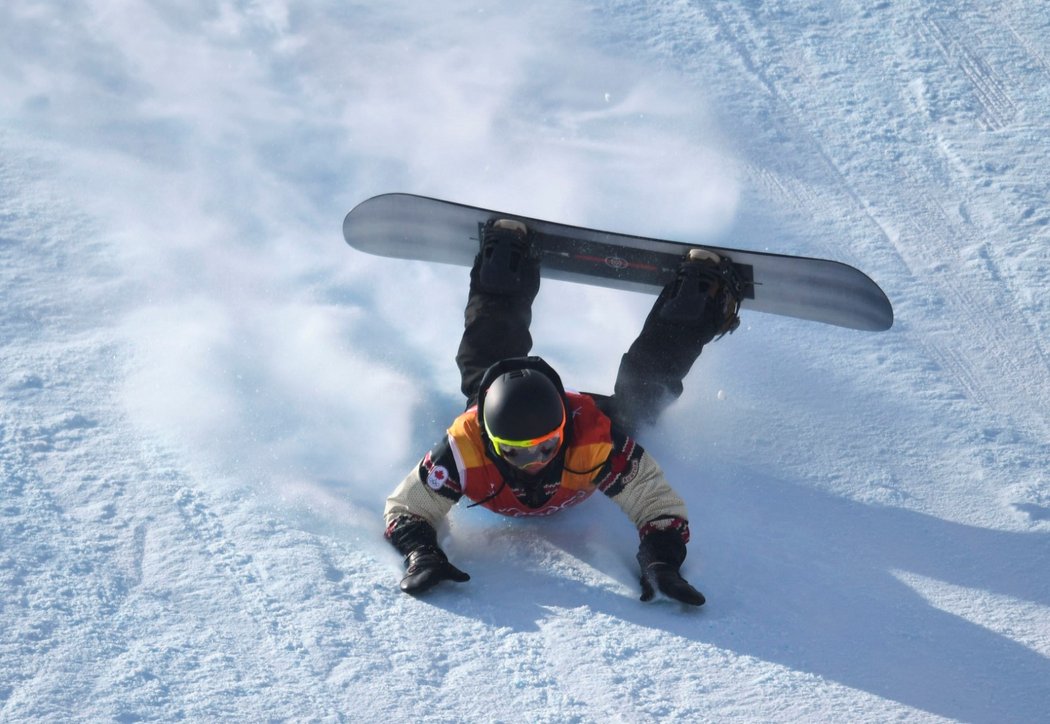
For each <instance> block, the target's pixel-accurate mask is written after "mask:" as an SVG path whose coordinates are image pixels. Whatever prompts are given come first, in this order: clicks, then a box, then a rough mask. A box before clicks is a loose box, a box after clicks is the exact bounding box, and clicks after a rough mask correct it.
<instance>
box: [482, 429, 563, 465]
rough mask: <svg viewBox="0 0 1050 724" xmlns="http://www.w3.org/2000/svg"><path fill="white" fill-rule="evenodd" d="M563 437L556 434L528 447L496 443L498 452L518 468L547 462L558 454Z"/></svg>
mask: <svg viewBox="0 0 1050 724" xmlns="http://www.w3.org/2000/svg"><path fill="white" fill-rule="evenodd" d="M560 445H561V437H560V436H558V435H556V436H554V437H551V438H547V439H546V440H544V441H542V442H538V443H536V444H535V445H530V446H528V447H518V446H516V445H507V444H506V443H503V444H500V443H498V442H497V443H496V452H498V453H499V454H500V457H502V458H503V459H504V460H506V461H507V462H508V463H510V464H511V465H513V466H514V467H516V468H527V467H530V466H535V465H540V464H546V463H549V462H550V461H551V459H553V458H554V456H555V455H557V454H558V447H559V446H560Z"/></svg>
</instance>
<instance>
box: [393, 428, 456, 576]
mask: <svg viewBox="0 0 1050 724" xmlns="http://www.w3.org/2000/svg"><path fill="white" fill-rule="evenodd" d="M462 495H463V493H462V491H461V489H460V485H459V480H458V471H457V470H456V466H455V460H454V458H453V457H452V452H451V449H450V448H449V445H448V441H447V440H444V441H442V442H440V443H438V444H437V445H435V446H434V449H433V450H431V451H430V452H429V453H427V454H426V456H425V457H424V458H423V460H422V461H420V463H419V465H418V466H417V467H416V469H415V470H413V471H412V472H410V473H409V474H408V475H407V476H406V477H405V479H404V480H402V481H401V483H400V485H398V486H397V487H396V488H395V489H394V492H392V493H391V494H390V495H389V496H388V497H387V499H386V505H385V506H384V508H383V518H384V520H385V522H386V532H385V536H386V539H387V540H388V541H390V543H391V544H392V545H393V546H394V547H395V548H397V549H398V550H399V551H400V552H401V553H402V554H406V555H407V554H408V552H410V551H411V550H414V549H415V548H418V547H420V546H423V545H436V539H437V534H436V532H435V531H436V529H437V527H438V525H440V523H441V521H442V520H444V519H445V517H446V516H447V515H448V512H449V511H450V510H451V509H452V506H453V505H455V504H456V502H457V501H459V499H460V498H461V497H462Z"/></svg>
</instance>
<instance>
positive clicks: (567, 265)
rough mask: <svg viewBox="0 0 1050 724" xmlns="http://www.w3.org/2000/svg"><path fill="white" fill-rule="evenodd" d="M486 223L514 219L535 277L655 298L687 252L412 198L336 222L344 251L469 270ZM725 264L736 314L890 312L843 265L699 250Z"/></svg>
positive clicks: (395, 198)
mask: <svg viewBox="0 0 1050 724" xmlns="http://www.w3.org/2000/svg"><path fill="white" fill-rule="evenodd" d="M494 218H509V219H518V220H520V221H523V222H524V223H525V224H526V225H527V226H528V227H529V231H530V233H531V235H532V244H533V248H534V249H535V250H537V251H538V252H539V253H540V255H541V262H540V270H541V275H542V276H543V277H546V278H548V279H561V280H565V281H571V282H578V283H583V284H594V285H598V286H604V287H612V288H614V289H626V290H630V291H636V292H644V293H650V294H658V293H659V292H660V290H661V289H662V288H663V287H664V285H665V284H666V283H667V282H668V281H670V280H671V279H673V278H674V276H675V273H676V272H677V270H678V266H679V264H680V263H681V261H682V259H684V258H685V255H686V254H687V253H688V251H689V250H690V249H694V248H697V247H698V246H701V245H697V244H686V243H683V242H677V241H666V240H663V239H652V238H647V237H641V236H631V235H627V234H618V233H615V232H609V231H599V230H597V229H587V228H583V227H578V226H569V225H566V224H559V223H555V222H551V221H544V220H542V219H532V218H529V217H525V216H520V215H517V214H508V213H503V212H499V211H491V210H488V209H481V208H477V207H473V206H466V205H463V204H457V203H453V202H449V201H441V200H439V199H432V198H428V197H425V196H415V195H412V194H383V195H380V196H374V197H372V198H370V199H367V200H365V201H363V202H361V203H360V204H358V205H357V206H355V207H354V208H353V209H352V210H351V211H350V213H348V214H347V215H346V218H345V219H344V220H343V236H344V237H345V238H346V241H347V243H349V244H350V246H352V247H354V248H355V249H358V250H360V251H364V252H367V253H369V254H376V255H379V256H387V257H393V258H397V259H413V260H417V261H430V262H439V263H443V264H456V265H459V266H468V267H469V266H471V265H472V264H473V263H474V257H475V255H476V254H477V253H478V249H479V247H480V239H481V229H482V227H483V226H484V224H485V222H486V221H488V220H490V219H494ZM701 248H704V249H709V250H711V251H714V252H716V253H717V254H719V255H720V256H724V257H729V258H730V259H731V260H732V262H733V265H734V267H736V271H737V273H738V275H739V277H740V278H741V279H742V280H743V290H744V298H743V300H742V303H741V309H745V310H752V311H756V312H768V313H770V314H778V315H783V316H788V317H795V318H798V319H807V320H811V321H815V322H823V323H825V324H833V325H837V326H841V327H848V328H851V329H860V330H867V331H882V330H886V329H889V328H890V327H891V326H892V325H893V308H892V306H891V305H890V301H889V299H888V298H887V297H886V294H885V293H884V292H883V291H882V289H881V288H879V286H878V285H877V284H876V283H875V282H874V281H872V280H871V278H870V277H868V276H867V275H866V274H864V273H863V272H862V271H860V270H859V269H856V268H854V267H852V266H849V265H848V264H843V263H841V262H836V261H830V260H828V259H814V258H810V257H800V256H790V255H786V254H771V253H768V252H757V251H746V250H743V249H729V248H725V247H717V246H708V245H702V246H701Z"/></svg>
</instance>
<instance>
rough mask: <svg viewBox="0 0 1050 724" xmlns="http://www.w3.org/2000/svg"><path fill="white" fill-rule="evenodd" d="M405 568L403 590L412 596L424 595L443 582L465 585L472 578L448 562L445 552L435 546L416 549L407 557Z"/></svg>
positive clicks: (402, 581) (402, 582) (402, 580)
mask: <svg viewBox="0 0 1050 724" xmlns="http://www.w3.org/2000/svg"><path fill="white" fill-rule="evenodd" d="M405 568H406V571H405V577H404V578H402V579H401V590H402V591H404V592H405V593H410V594H412V595H415V594H417V593H423V592H424V591H427V590H429V589H431V588H433V587H434V586H436V585H437V584H438V583H441V581H445V580H448V581H455V582H456V583H465V582H466V581H469V580H470V576H468V575H467V574H466V573H464V572H463V571H461V570H459V569H458V568H456V567H455V566H454V565H452V564H451V563H449V562H448V558H447V557H446V556H445V553H444V551H442V550H441V549H440V548H437V547H433V546H426V547H423V548H416V549H415V550H414V551H412V552H411V553H409V554H408V555H407V556H406V557H405Z"/></svg>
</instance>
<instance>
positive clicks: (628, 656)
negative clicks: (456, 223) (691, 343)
mask: <svg viewBox="0 0 1050 724" xmlns="http://www.w3.org/2000/svg"><path fill="white" fill-rule="evenodd" d="M431 7H432V6H430V5H424V4H420V3H415V2H409V1H408V0H406V1H405V2H394V3H389V4H388V5H386V6H384V7H383V8H382V9H380V8H379V7H378V6H377V7H376V8H365V7H363V6H362V7H351V6H347V7H345V8H344V7H340V8H336V7H334V6H331V7H329V6H304V5H297V4H294V3H286V2H282V1H279V0H275V1H273V2H264V3H253V4H248V5H243V6H242V5H236V6H235V5H224V6H222V8H213V7H212V6H211V5H209V4H206V3H199V4H197V3H189V4H185V5H184V6H180V7H178V8H176V7H175V6H170V7H169V6H168V5H165V4H161V3H155V2H146V1H144V0H143V1H135V2H130V3H123V4H121V5H120V6H119V7H116V6H112V7H111V6H109V5H106V4H103V5H102V6H98V7H95V8H91V9H87V8H82V9H65V10H62V11H59V10H56V9H51V8H47V7H44V6H40V5H37V4H34V3H28V2H13V3H8V4H6V5H5V6H4V9H3V10H2V11H0V28H3V29H2V30H0V38H3V41H4V43H5V48H6V49H7V50H6V52H5V53H4V54H3V55H2V56H0V57H2V58H3V60H0V91H3V93H4V95H5V98H8V99H10V101H9V104H8V106H6V107H5V108H4V110H3V111H2V115H0V118H2V125H0V289H2V290H3V302H4V303H3V306H2V307H0V373H2V377H0V401H2V405H0V475H2V478H0V591H2V593H0V721H12V722H14V721H66V720H81V721H106V720H116V721H125V722H126V721H140V720H156V719H160V720H176V719H187V720H193V721H216V720H259V719H264V718H265V719H270V720H292V721H301V720H302V721H373V720H383V719H395V718H396V719H404V720H420V721H448V722H452V721H529V722H535V721H539V722H566V721H569V722H591V721H604V720H613V721H630V722H646V721H665V720H682V721H755V720H758V721H884V720H900V719H904V720H908V721H913V720H914V721H942V720H957V721H973V722H1032V721H1040V720H1042V719H1044V718H1045V712H1046V711H1047V710H1048V709H1050V576H1048V574H1047V571H1048V570H1050V481H1048V472H1050V467H1048V464H1047V460H1050V416H1048V412H1047V410H1050V385H1048V384H1047V380H1048V379H1050V343H1048V342H1047V341H1046V340H1047V338H1048V332H1050V310H1048V307H1047V301H1046V298H1045V297H1046V295H1045V293H1044V290H1045V288H1046V282H1045V278H1046V274H1047V272H1048V270H1050V212H1048V211H1047V209H1046V199H1047V196H1048V193H1047V192H1048V191H1050V181H1048V178H1050V177H1048V172H1047V171H1046V169H1047V168H1048V164H1047V161H1048V160H1050V158H1048V157H1050V125H1048V122H1047V118H1048V111H1050V83H1048V80H1050V46H1048V45H1047V41H1046V38H1048V37H1050V11H1047V10H1046V9H1042V8H1041V7H1037V6H1033V5H1031V4H1030V3H1022V2H1009V1H1003V2H997V3H993V4H991V5H981V4H977V3H963V4H957V5H955V6H951V7H948V6H945V7H929V6H928V4H924V3H918V2H901V3H888V2H885V3H873V4H860V3H811V4H809V5H806V6H798V5H796V4H791V3H786V2H774V3H761V4H753V3H745V4H740V3H733V2H728V0H726V1H722V0H716V1H715V2H707V3H692V2H680V1H679V0H665V1H661V2H657V3H651V2H645V3H642V2H637V0H618V1H617V2H614V3H609V4H606V5H604V6H602V7H597V6H595V7H590V6H577V5H576V4H560V5H559V4H556V3H551V2H548V3H539V4H537V5H535V6H530V7H529V8H528V9H524V8H522V9H512V8H510V7H501V6H497V5H493V6H485V7H481V8H479V7H476V6H475V5H474V4H470V3H458V2H448V3H442V4H441V5H440V7H439V8H438V10H437V11H434V10H431V9H430V8H431ZM508 28H515V30H516V32H514V33H508V31H507V29H508ZM566 28H572V29H574V31H573V35H572V37H571V38H570V36H569V34H568V31H567V30H565V29H566ZM391 31H393V32H391ZM526 31H530V32H526ZM479 37H484V38H492V37H500V38H503V39H504V40H503V42H502V43H501V47H500V52H499V53H498V54H495V55H492V54H488V55H487V56H486V57H487V58H488V62H487V63H484V64H478V63H477V62H476V55H477V52H479V51H478V49H477V47H476V41H477V38H479ZM380 39H383V42H380ZM570 47H571V48H572V50H571V51H570V50H568V48H570ZM176 67H177V68H178V70H179V72H178V73H174V72H173V70H172V69H173V68H176ZM449 168H471V169H473V173H471V174H460V173H458V172H457V173H449ZM392 190H404V191H410V192H421V193H431V194H433V195H437V196H442V197H446V198H450V199H452V200H458V201H464V202H468V203H476V204H479V205H483V206H491V207H493V208H504V209H507V210H508V211H519V212H521V213H523V214H531V215H536V216H548V217H552V218H558V219H559V220H563V221H566V222H569V223H582V224H589V225H594V226H598V227H607V228H608V227H616V228H623V230H624V231H628V232H635V233H643V234H649V235H668V236H671V237H674V238H688V236H689V235H690V234H696V235H697V236H699V237H701V238H711V239H716V240H717V239H722V240H725V241H727V242H729V241H731V242H732V243H728V245H734V246H750V247H753V248H756V249H760V250H766V249H768V250H776V251H784V252H789V253H800V254H807V255H813V256H826V257H830V258H834V259H839V260H841V261H845V262H847V263H851V264H855V265H857V266H859V267H860V268H861V269H864V270H865V271H867V272H868V273H869V274H871V275H872V276H873V278H874V279H876V281H878V282H879V283H880V284H881V285H883V287H884V288H885V289H886V290H887V292H888V293H889V296H890V298H891V300H892V301H893V302H894V305H895V309H896V313H897V320H896V324H895V326H894V328H893V329H892V330H891V331H890V332H887V333H884V334H879V335H865V334H860V333H854V332H849V331H845V330H837V329H834V328H830V327H821V326H818V325H812V324H806V323H801V322H797V321H793V320H787V319H783V318H776V317H771V316H768V315H745V318H744V324H743V326H742V328H741V329H740V330H738V332H737V333H735V334H734V335H733V336H731V337H728V338H726V339H725V340H722V341H720V342H719V343H717V344H715V345H712V346H711V347H710V348H709V349H708V350H706V351H705V353H704V356H703V357H702V358H701V361H700V362H699V363H698V365H697V368H696V370H695V371H694V372H693V374H692V376H691V377H690V378H689V380H688V381H687V392H686V394H685V396H684V397H683V399H682V401H681V402H680V403H679V404H678V405H676V406H675V407H674V408H673V409H672V410H671V411H670V413H669V414H668V417H667V419H666V420H665V422H664V424H663V425H662V426H661V428H660V429H659V430H657V431H653V432H652V434H651V435H650V437H649V439H647V440H645V441H644V442H645V443H646V444H647V446H648V447H649V448H650V449H651V450H652V451H653V452H654V454H655V455H656V457H657V459H659V460H660V461H661V463H662V464H663V465H664V467H665V468H666V470H667V472H668V475H669V477H670V478H671V479H672V481H673V482H674V483H675V485H676V487H678V488H679V489H680V491H681V492H682V493H683V495H684V497H685V498H686V501H687V503H688V505H689V507H690V511H691V521H692V527H693V532H694V539H693V543H692V544H691V546H690V557H689V560H688V561H687V562H686V566H685V572H686V575H687V577H689V578H690V579H691V580H692V581H694V582H695V583H696V584H697V585H698V587H699V588H700V589H701V590H703V591H704V592H705V593H706V594H707V595H708V598H709V603H708V604H707V605H706V606H704V607H703V608H702V609H700V610H683V609H682V608H681V607H679V606H677V605H672V604H670V603H668V602H658V603H656V604H649V605H646V604H641V603H640V602H638V601H637V595H638V591H637V580H636V568H635V566H636V564H635V562H634V559H633V557H634V552H635V546H636V540H635V535H634V532H633V531H632V530H631V526H630V525H629V524H628V523H627V522H626V521H625V520H624V519H623V516H622V515H621V514H620V513H619V511H618V510H617V509H615V507H614V506H612V505H611V504H609V503H607V501H604V500H600V499H599V500H596V501H593V502H592V503H590V504H588V505H586V506H581V507H580V508H577V509H573V510H570V511H567V512H565V513H564V514H562V515H559V516H557V517H556V518H555V519H551V520H542V521H510V520H504V519H501V518H497V517H496V516H493V515H490V514H488V513H487V512H485V511H481V510H479V509H474V510H466V509H457V510H456V511H454V513H453V515H452V517H451V522H450V526H449V528H448V530H447V531H444V532H443V540H444V544H445V547H446V550H447V551H448V553H449V556H450V558H451V559H452V560H453V561H454V562H455V563H457V564H458V565H461V566H462V567H463V568H464V569H465V570H467V571H469V572H470V573H471V575H472V580H471V581H470V582H469V583H468V584H465V585H463V586H452V585H447V586H444V587H442V588H440V589H438V590H436V591H434V592H433V593H432V594H431V595H430V596H428V597H426V598H423V599H419V600H416V599H412V598H409V597H406V596H404V595H402V594H401V593H400V592H399V591H398V590H397V585H396V584H397V579H398V577H399V573H400V561H398V559H397V556H396V555H395V554H394V553H393V551H392V550H390V549H389V547H388V546H387V545H386V544H385V542H384V541H383V540H382V523H381V520H380V518H381V507H382V499H383V497H384V496H385V495H386V493H387V492H388V491H389V489H391V488H392V487H393V486H394V485H395V484H396V482H397V481H398V480H399V479H400V478H401V476H403V474H404V472H405V471H406V470H407V469H408V468H409V466H411V465H412V464H414V462H415V460H416V459H417V458H418V455H419V454H420V453H421V452H422V451H423V450H424V449H425V447H426V446H427V445H429V444H430V442H431V441H432V439H433V436H434V435H435V434H439V433H440V429H441V426H442V425H443V424H444V423H445V422H447V420H448V419H450V416H451V415H452V414H454V413H455V411H456V410H457V408H458V406H459V404H460V401H459V399H458V398H457V396H456V388H457V386H458V382H457V380H456V379H455V370H454V367H453V366H452V356H453V354H454V348H455V344H456V341H457V335H458V333H459V329H460V327H461V311H460V308H461V305H462V302H463V298H464V297H465V289H466V274H465V273H464V272H463V270H448V269H425V268H420V267H418V266H416V265H403V264H398V263H396V262H390V261H385V260H377V259H368V258H365V257H363V256H361V255H358V254H355V253H353V252H351V251H350V250H348V249H346V248H345V246H344V245H343V244H342V243H341V241H340V239H339V222H340V220H341V218H342V214H343V213H345V211H346V210H347V209H348V208H349V207H350V206H351V205H352V204H353V203H355V202H357V201H359V200H361V199H362V198H364V197H366V196H368V195H370V194H372V193H378V192H381V191H392ZM406 267H407V273H406ZM406 277H408V278H407V279H406ZM391 290H399V291H401V292H402V293H398V294H393V293H391ZM649 303H650V300H649V299H648V298H643V297H640V296H638V295H627V294H616V293H613V292H609V291H607V290H596V289H589V288H583V287H571V286H568V285H560V284H553V283H552V284H547V285H545V287H544V290H543V291H542V292H541V296H540V299H539V300H538V302H537V307H536V320H535V324H534V337H535V338H536V340H537V348H536V352H538V353H540V354H544V355H546V356H548V357H549V358H550V359H551V360H552V361H553V362H554V363H555V364H556V366H557V367H559V368H561V369H562V370H563V371H564V372H563V374H564V376H565V377H567V378H569V379H570V380H571V381H572V382H573V383H575V382H576V380H573V379H572V378H573V377H575V376H579V377H580V380H579V384H578V386H579V387H581V388H587V389H594V388H601V387H608V386H611V380H612V375H613V374H614V373H615V365H616V363H617V359H618V356H619V352H618V351H616V350H619V349H620V348H621V347H624V346H625V345H626V344H628V343H629V342H630V339H631V335H632V334H633V331H634V330H635V329H637V327H638V325H640V323H641V320H642V318H643V317H644V314H645V312H646V311H647V307H648V304H649ZM565 309H572V312H573V315H574V318H578V319H580V320H581V324H580V325H579V328H578V329H573V330H572V333H571V334H569V333H567V332H566V328H565V325H564V322H563V319H564V310H565ZM610 319H616V320H618V322H619V323H618V324H615V325H613V324H610V322H609V320H610ZM613 347H615V350H612V351H611V348H613ZM428 390H433V393H430V392H429V391H428ZM719 393H721V394H719Z"/></svg>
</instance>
